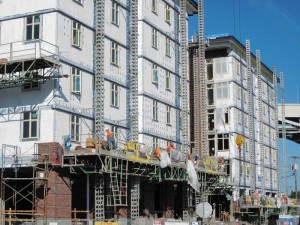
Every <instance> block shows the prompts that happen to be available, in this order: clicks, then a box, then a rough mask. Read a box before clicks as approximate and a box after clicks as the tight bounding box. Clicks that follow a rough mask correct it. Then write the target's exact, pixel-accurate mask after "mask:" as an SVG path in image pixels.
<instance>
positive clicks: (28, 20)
mask: <svg viewBox="0 0 300 225" xmlns="http://www.w3.org/2000/svg"><path fill="white" fill-rule="evenodd" d="M31 23H32V16H29V17H27V24H31Z"/></svg>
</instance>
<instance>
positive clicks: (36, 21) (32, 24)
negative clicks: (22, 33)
mask: <svg viewBox="0 0 300 225" xmlns="http://www.w3.org/2000/svg"><path fill="white" fill-rule="evenodd" d="M40 24H41V19H40V15H36V16H29V17H27V18H26V41H29V40H34V39H39V38H40Z"/></svg>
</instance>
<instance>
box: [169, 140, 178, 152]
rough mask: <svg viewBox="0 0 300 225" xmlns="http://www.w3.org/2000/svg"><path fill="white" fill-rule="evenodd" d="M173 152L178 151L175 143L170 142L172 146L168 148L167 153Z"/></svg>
mask: <svg viewBox="0 0 300 225" xmlns="http://www.w3.org/2000/svg"><path fill="white" fill-rule="evenodd" d="M171 150H176V147H175V145H174V143H173V142H170V144H169V145H168V146H167V152H168V153H170V151H171Z"/></svg>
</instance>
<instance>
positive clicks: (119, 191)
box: [107, 159, 128, 206]
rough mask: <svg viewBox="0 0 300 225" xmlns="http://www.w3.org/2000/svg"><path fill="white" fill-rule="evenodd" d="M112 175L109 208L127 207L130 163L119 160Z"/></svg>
mask: <svg viewBox="0 0 300 225" xmlns="http://www.w3.org/2000/svg"><path fill="white" fill-rule="evenodd" d="M112 169H113V171H112V172H111V173H110V185H109V193H108V194H107V205H108V206H127V180H128V173H127V171H128V161H127V160H119V159H117V160H116V161H115V162H114V166H113V168H112Z"/></svg>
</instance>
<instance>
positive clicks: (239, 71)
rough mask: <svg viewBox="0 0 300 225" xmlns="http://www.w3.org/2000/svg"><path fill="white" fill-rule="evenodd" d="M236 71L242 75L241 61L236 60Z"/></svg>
mask: <svg viewBox="0 0 300 225" xmlns="http://www.w3.org/2000/svg"><path fill="white" fill-rule="evenodd" d="M235 65H236V73H237V74H238V75H240V74H241V64H240V62H239V61H236V64H235Z"/></svg>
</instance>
